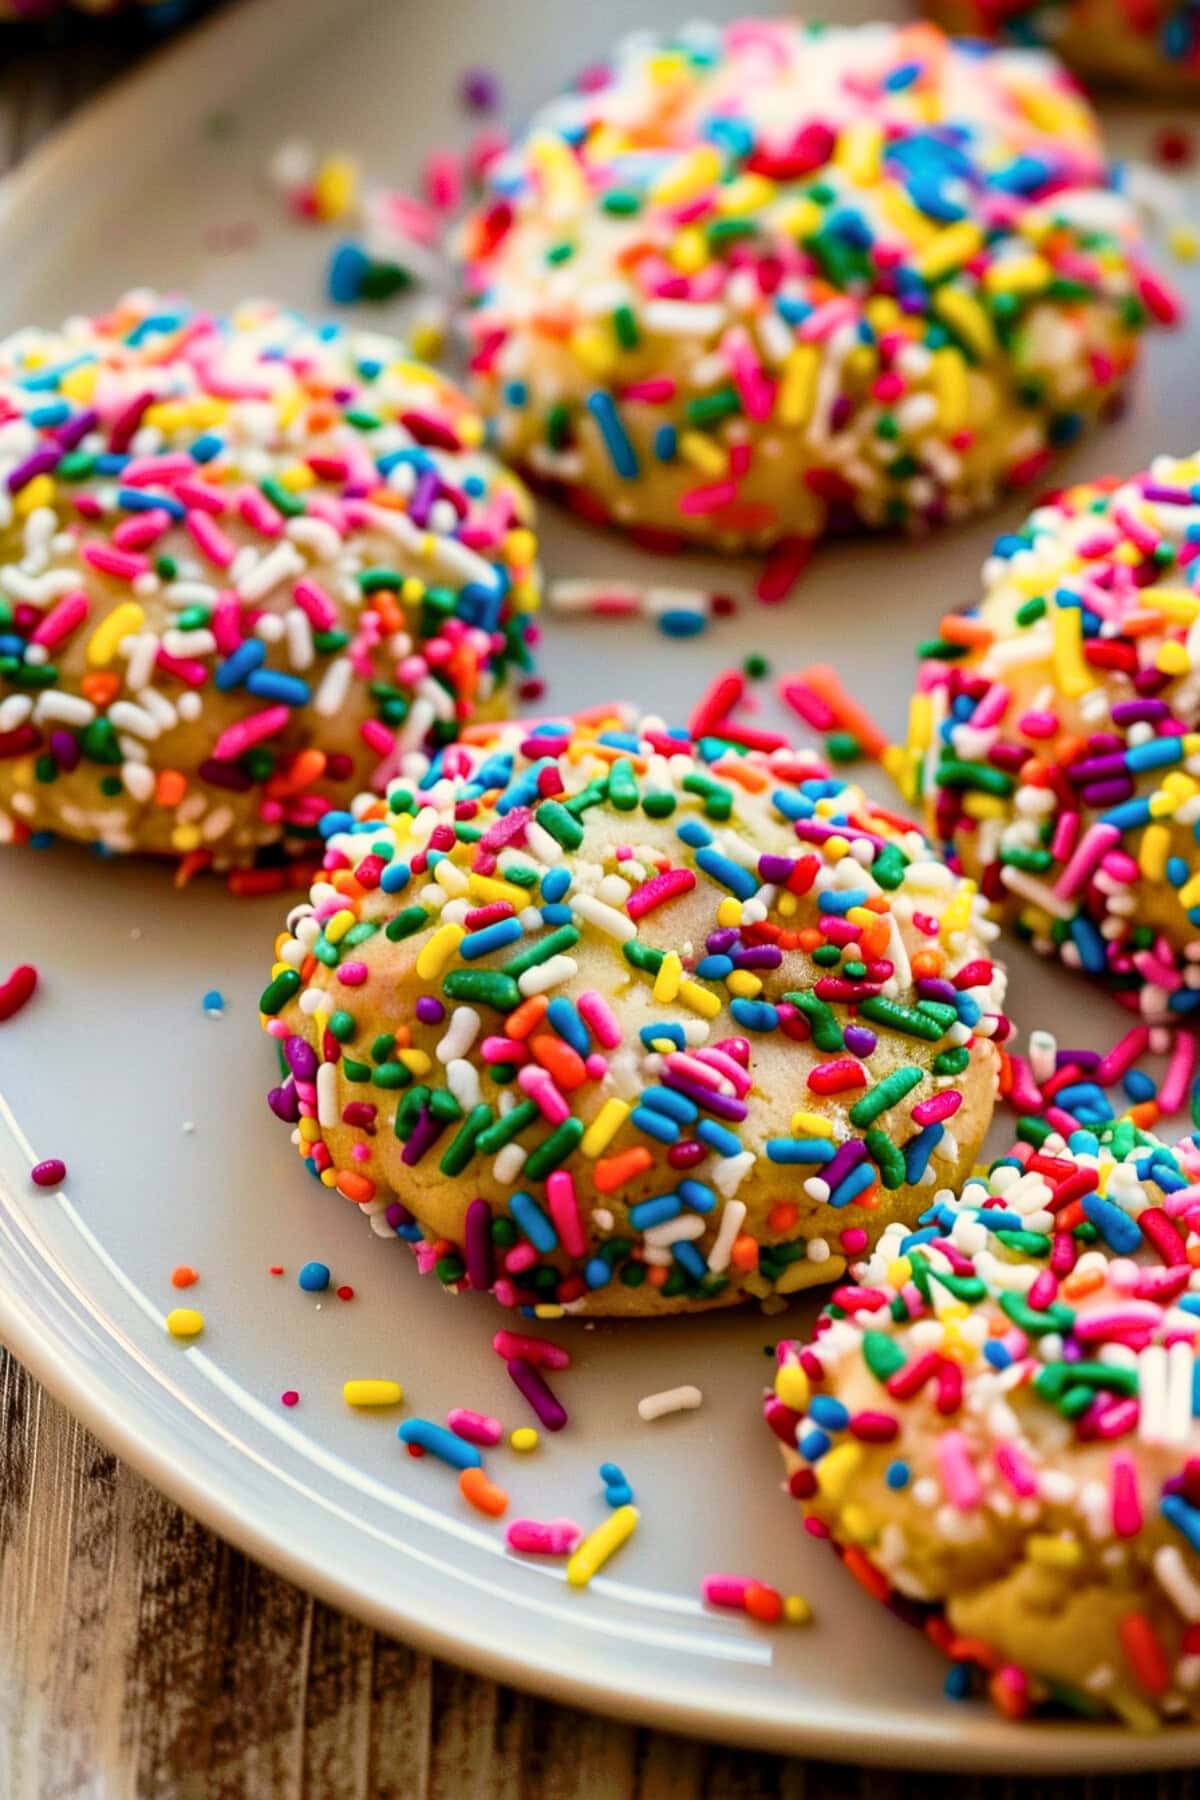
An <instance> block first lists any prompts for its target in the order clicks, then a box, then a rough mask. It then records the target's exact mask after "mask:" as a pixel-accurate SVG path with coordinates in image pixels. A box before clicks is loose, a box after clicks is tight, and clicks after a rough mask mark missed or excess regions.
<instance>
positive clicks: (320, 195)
mask: <svg viewBox="0 0 1200 1800" xmlns="http://www.w3.org/2000/svg"><path fill="white" fill-rule="evenodd" d="M357 192H358V169H357V167H356V165H355V164H354V163H353V162H352V161H351V160H350V158H349V157H348V156H330V157H328V158H327V159H326V161H325V162H323V163H322V164H321V167H320V168H319V169H318V170H317V175H316V179H315V181H314V182H313V209H314V211H315V212H316V215H317V217H318V218H319V219H339V218H341V216H342V214H343V213H346V212H349V210H350V208H351V207H352V206H353V204H354V200H355V196H356V194H357Z"/></svg>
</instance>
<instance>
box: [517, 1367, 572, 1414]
mask: <svg viewBox="0 0 1200 1800" xmlns="http://www.w3.org/2000/svg"><path fill="white" fill-rule="evenodd" d="M508 1373H509V1375H510V1377H511V1379H512V1383H513V1386H514V1387H516V1388H517V1389H519V1391H520V1392H521V1393H522V1394H524V1396H525V1398H526V1400H528V1402H529V1404H530V1406H532V1408H533V1410H534V1412H535V1413H536V1414H537V1416H538V1418H539V1420H540V1421H541V1423H542V1424H543V1425H544V1426H545V1427H546V1430H547V1431H561V1430H562V1428H563V1426H564V1425H565V1424H566V1422H567V1415H566V1413H565V1411H564V1410H563V1408H562V1407H561V1406H560V1405H559V1403H558V1401H557V1400H556V1399H555V1398H554V1395H553V1394H552V1393H551V1392H550V1389H549V1388H548V1387H547V1386H546V1382H545V1378H544V1377H543V1375H542V1374H541V1371H540V1370H538V1369H535V1368H534V1366H533V1364H532V1363H531V1362H526V1360H525V1358H524V1357H523V1356H514V1357H513V1359H512V1361H511V1362H510V1363H509V1364H508Z"/></svg>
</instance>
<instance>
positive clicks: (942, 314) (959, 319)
mask: <svg viewBox="0 0 1200 1800" xmlns="http://www.w3.org/2000/svg"><path fill="white" fill-rule="evenodd" d="M933 310H934V312H935V313H936V314H937V315H938V318H939V319H941V321H942V323H943V324H944V325H947V326H948V327H949V328H950V330H951V331H952V332H953V333H954V335H955V337H956V338H960V339H961V340H962V342H963V343H964V344H965V345H966V346H967V349H968V350H973V351H974V352H975V355H976V356H979V357H987V356H991V354H992V353H993V351H994V350H995V348H996V336H995V333H994V332H993V330H992V321H991V320H990V318H989V317H988V315H987V313H986V311H985V310H984V308H983V307H982V306H981V305H980V304H979V301H978V300H976V298H975V296H974V295H973V294H968V293H967V291H966V289H965V288H958V287H951V286H946V287H940V288H937V289H936V290H935V292H934V295H933Z"/></svg>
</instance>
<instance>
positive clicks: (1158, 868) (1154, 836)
mask: <svg viewBox="0 0 1200 1800" xmlns="http://www.w3.org/2000/svg"><path fill="white" fill-rule="evenodd" d="M1170 849H1171V833H1170V832H1169V831H1168V830H1167V827H1166V826H1165V825H1147V827H1146V829H1145V831H1144V832H1143V833H1142V841H1141V845H1140V847H1139V849H1138V868H1139V870H1140V871H1141V873H1142V875H1144V876H1145V878H1146V880H1147V881H1162V880H1164V879H1165V878H1166V873H1167V856H1168V855H1169V853H1170Z"/></svg>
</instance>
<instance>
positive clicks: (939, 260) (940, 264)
mask: <svg viewBox="0 0 1200 1800" xmlns="http://www.w3.org/2000/svg"><path fill="white" fill-rule="evenodd" d="M982 245H983V233H982V231H980V229H979V227H978V225H976V224H975V223H974V222H973V221H972V220H971V219H960V220H959V221H958V222H957V224H954V225H947V226H946V227H945V228H944V230H942V231H939V232H938V234H937V236H936V237H935V238H934V239H933V241H932V243H929V244H926V246H925V248H924V249H923V250H922V251H921V253H920V255H919V256H918V257H917V258H916V270H917V273H918V275H920V276H921V277H922V278H923V279H924V280H925V281H938V280H940V279H941V277H942V276H943V275H949V274H950V273H951V271H952V270H954V269H961V268H962V266H963V264H964V263H966V262H970V260H971V258H972V257H973V256H974V255H975V254H976V253H977V252H978V251H979V250H980V249H981V247H982Z"/></svg>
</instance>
